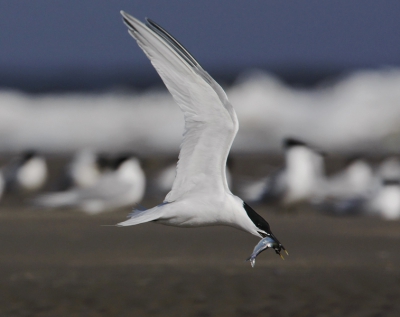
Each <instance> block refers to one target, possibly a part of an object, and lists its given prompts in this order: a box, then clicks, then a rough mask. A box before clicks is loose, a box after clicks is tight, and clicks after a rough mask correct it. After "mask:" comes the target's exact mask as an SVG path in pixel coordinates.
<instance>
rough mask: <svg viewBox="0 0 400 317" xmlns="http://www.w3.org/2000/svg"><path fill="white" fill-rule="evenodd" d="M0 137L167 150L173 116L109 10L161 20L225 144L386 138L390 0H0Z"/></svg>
mask: <svg viewBox="0 0 400 317" xmlns="http://www.w3.org/2000/svg"><path fill="white" fill-rule="evenodd" d="M0 5H1V12H0V18H1V19H0V21H1V22H0V23H1V27H2V30H3V32H1V35H0V41H1V47H2V50H1V52H0V87H1V94H0V100H1V103H0V105H1V109H0V113H1V116H0V120H1V122H0V127H1V134H0V135H1V139H0V141H1V142H0V150H2V151H17V150H23V149H25V148H26V147H35V148H38V149H40V150H43V151H47V152H59V151H66V152H68V151H73V150H76V149H79V148H82V147H84V146H90V147H93V148H95V149H110V148H114V149H126V148H127V147H132V148H134V149H135V150H136V151H140V152H141V153H144V152H150V151H154V152H170V153H171V152H173V153H177V151H178V146H179V144H180V140H181V131H182V126H183V122H182V120H181V119H182V117H181V114H180V112H179V109H177V107H176V106H175V105H174V103H173V101H172V99H171V97H170V95H169V94H168V92H167V91H166V89H165V88H164V86H163V84H162V82H161V80H160V79H159V77H158V75H157V73H156V72H155V70H154V69H153V67H152V65H151V64H150V62H149V61H148V60H147V58H146V57H145V55H144V54H143V52H142V51H141V50H140V49H139V48H138V46H137V44H136V43H135V41H134V40H133V39H132V38H130V36H129V35H128V34H127V30H126V27H125V25H124V24H123V23H122V22H121V16H120V14H119V11H120V10H121V9H123V10H125V11H127V12H129V13H131V14H132V15H134V16H136V17H137V18H139V19H142V20H144V18H145V17H149V18H151V19H153V20H154V21H156V22H157V23H159V24H160V25H162V26H163V27H165V28H166V29H167V30H168V31H169V32H171V33H172V34H173V35H174V36H175V37H176V38H177V39H179V41H180V42H182V43H184V45H185V46H186V48H187V49H188V50H189V51H190V52H191V53H192V54H193V55H194V56H195V57H196V58H197V59H198V60H199V62H200V63H201V64H202V66H203V68H204V69H206V70H207V71H208V72H209V73H210V74H211V75H212V76H213V77H214V78H216V79H217V80H218V81H219V82H220V83H221V85H223V86H224V87H225V88H226V90H227V93H228V96H229V97H230V100H231V101H232V103H233V104H234V106H235V108H236V111H237V113H238V117H239V120H240V123H241V129H240V131H239V134H238V137H237V139H236V140H235V143H234V146H233V152H234V153H238V152H265V151H277V150H279V149H280V144H281V140H282V138H283V137H285V136H288V135H296V136H297V137H301V138H304V139H306V140H308V142H312V143H314V144H316V145H318V146H320V147H323V148H324V149H327V150H335V151H346V152H349V151H350V152H351V151H366V152H369V151H380V152H382V151H383V152H385V151H386V152H387V151H394V152H398V147H399V137H398V131H399V120H400V114H399V111H400V107H399V105H398V102H399V95H400V92H399V90H398V89H397V87H398V83H399V81H400V75H399V69H398V67H399V65H400V46H399V45H396V42H397V40H398V31H397V30H398V29H399V24H400V22H399V19H398V18H397V13H398V12H399V9H400V8H399V7H400V4H398V3H397V2H396V1H383V2H379V3H377V2H376V1H351V2H350V3H349V2H348V1H335V2H330V3H321V2H320V1H307V3H296V2H295V1H289V2H284V3H280V2H274V1H265V2H263V3H260V2H259V1H249V2H247V3H246V4H245V5H244V4H243V3H242V2H241V1H229V2H228V1H218V2H217V3H215V2H213V1H209V2H207V1H205V2H190V3H189V2H183V1H168V2H165V1H150V2H147V1H128V0H127V1H113V2H109V1H74V0H72V1H68V2H61V1H59V2H58V1H55V2H51V3H50V2H48V1H40V0H39V1H35V2H31V1H17V2H12V3H10V2H9V1H2V2H1V3H0Z"/></svg>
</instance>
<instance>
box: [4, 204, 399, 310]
mask: <svg viewBox="0 0 400 317" xmlns="http://www.w3.org/2000/svg"><path fill="white" fill-rule="evenodd" d="M258 211H259V212H260V213H261V214H262V215H263V216H265V217H266V218H267V219H268V221H269V222H270V224H271V226H272V229H273V231H274V233H275V235H276V236H277V237H278V238H279V239H280V240H281V241H282V242H283V243H284V245H285V246H286V248H287V249H288V250H289V252H290V255H289V256H288V257H286V259H285V261H282V260H281V259H280V258H279V257H278V256H277V255H275V254H274V253H273V252H272V251H270V250H268V251H266V252H264V253H262V254H261V255H260V256H259V257H258V258H257V261H256V266H255V268H251V266H250V264H249V262H244V259H245V258H246V257H247V256H248V255H249V254H250V253H251V251H252V249H253V247H254V246H255V244H256V243H257V242H258V240H257V238H256V237H252V236H250V235H248V234H246V233H242V232H240V231H237V230H235V229H231V228H228V227H226V228H225V227H210V228H199V229H179V228H172V227H166V226H162V225H157V224H144V225H140V226H136V227H129V228H118V227H114V226H103V225H108V224H115V223H117V222H119V221H121V220H123V219H125V217H126V214H127V213H128V212H129V210H121V211H117V212H113V213H108V214H103V215H100V216H96V217H93V216H87V215H84V214H82V213H80V212H78V211H56V212H54V211H52V212H44V211H34V210H29V209H27V208H22V207H20V208H16V207H15V208H11V207H8V208H7V209H6V210H4V209H3V210H2V211H1V212H0V234H1V244H0V278H1V283H0V295H1V296H0V315H1V316H399V315H400V301H399V298H400V252H399V251H400V222H386V221H382V220H379V219H374V218H332V217H327V216H324V215H318V214H316V213H315V212H311V211H307V210H302V211H298V212H296V213H292V214H285V215H281V214H277V211H274V210H269V211H268V208H266V207H265V206H261V207H259V208H258Z"/></svg>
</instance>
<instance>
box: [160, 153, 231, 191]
mask: <svg viewBox="0 0 400 317" xmlns="http://www.w3.org/2000/svg"><path fill="white" fill-rule="evenodd" d="M229 162H232V160H229V157H228V161H227V166H226V181H227V183H228V187H229V188H232V187H231V186H232V176H231V173H230V171H229ZM175 176H176V164H171V165H168V166H167V167H166V168H164V169H163V170H162V171H161V172H160V173H159V174H158V175H157V178H156V181H155V187H156V188H157V190H158V191H159V192H160V193H163V194H164V195H165V194H166V193H168V192H169V191H170V190H171V188H172V185H173V184H174V180H175Z"/></svg>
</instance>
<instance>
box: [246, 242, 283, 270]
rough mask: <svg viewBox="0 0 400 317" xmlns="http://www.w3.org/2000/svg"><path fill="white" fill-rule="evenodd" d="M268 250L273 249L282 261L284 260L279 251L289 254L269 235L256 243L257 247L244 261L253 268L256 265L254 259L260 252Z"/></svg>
mask: <svg viewBox="0 0 400 317" xmlns="http://www.w3.org/2000/svg"><path fill="white" fill-rule="evenodd" d="M268 248H272V249H274V250H275V252H276V254H278V255H279V256H280V257H281V258H282V260H284V258H283V256H282V254H281V252H280V251H281V250H284V251H285V252H286V254H287V255H289V253H288V252H287V251H286V249H285V248H284V247H283V245H282V244H281V243H280V242H279V241H278V240H276V239H274V238H273V237H272V236H271V235H269V236H266V237H265V238H262V239H261V240H260V242H258V243H257V245H256V246H255V247H254V250H253V253H252V254H251V255H250V257H249V258H248V259H247V260H246V261H250V264H251V266H252V267H254V265H255V263H256V257H257V256H258V255H259V254H260V253H261V252H263V251H264V250H267V249H268Z"/></svg>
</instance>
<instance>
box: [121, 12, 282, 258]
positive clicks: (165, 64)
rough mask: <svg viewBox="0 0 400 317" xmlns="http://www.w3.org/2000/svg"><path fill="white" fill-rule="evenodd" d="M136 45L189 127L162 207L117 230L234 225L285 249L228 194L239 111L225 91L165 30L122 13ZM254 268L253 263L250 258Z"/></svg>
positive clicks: (141, 212) (259, 219)
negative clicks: (149, 226) (141, 226)
mask: <svg viewBox="0 0 400 317" xmlns="http://www.w3.org/2000/svg"><path fill="white" fill-rule="evenodd" d="M121 14H122V16H123V20H124V22H125V24H126V25H127V27H128V32H129V34H130V35H131V36H132V37H133V38H134V39H135V40H136V41H137V43H138V45H139V46H140V48H141V49H142V50H143V51H144V53H145V54H146V55H147V57H148V58H149V59H150V61H151V63H152V64H153V66H154V67H155V69H156V70H157V72H158V74H159V75H160V76H161V78H162V80H163V81H164V84H165V85H166V86H167V88H168V90H169V92H170V93H171V95H172V96H173V98H174V100H175V102H176V103H177V104H178V106H179V107H180V109H181V111H182V112H183V115H184V119H185V128H184V133H183V142H182V144H181V150H180V153H179V161H178V164H177V170H176V177H175V181H174V183H173V186H172V189H171V191H170V192H169V193H168V194H167V196H166V197H165V199H164V202H163V203H162V204H160V205H158V206H156V207H153V208H151V209H147V210H135V211H134V212H133V213H132V214H130V216H129V217H130V218H129V219H128V220H126V221H124V222H121V223H119V224H118V225H119V226H132V225H137V224H141V223H145V222H149V221H153V222H156V223H160V224H164V225H169V226H177V227H200V226H214V225H225V226H231V227H234V228H237V229H240V230H243V231H246V232H249V233H251V234H253V235H255V236H257V237H261V238H266V237H269V238H270V239H272V240H273V241H275V243H272V242H269V245H271V246H272V247H273V249H274V250H275V252H276V253H277V254H279V255H280V252H281V250H284V251H286V250H285V248H284V247H283V245H282V244H281V243H280V242H279V241H278V239H277V238H276V237H275V236H274V234H273V233H272V231H271V229H270V226H269V224H268V222H267V221H265V220H264V218H262V217H261V216H260V215H259V214H257V213H256V212H255V211H254V210H253V209H252V208H251V207H250V206H249V205H247V204H246V203H245V202H244V201H243V200H242V199H240V198H239V197H237V196H235V195H233V194H232V193H231V191H230V190H229V187H228V183H227V179H226V162H227V157H228V154H229V151H230V148H231V146H232V142H233V140H234V138H235V136H236V133H237V131H238V129H239V123H238V119H237V117H236V113H235V110H234V109H233V107H232V105H231V103H230V102H229V101H228V98H227V96H226V94H225V92H224V90H223V89H222V88H221V87H220V86H219V85H218V84H217V82H216V81H215V80H214V79H213V78H212V77H211V76H210V75H209V74H208V73H207V72H206V71H205V70H204V69H203V68H202V67H201V66H200V64H199V63H198V62H197V61H196V59H195V58H194V57H193V56H192V55H191V54H190V53H189V52H188V51H187V50H186V49H185V48H184V47H183V46H182V45H181V44H180V43H179V42H178V41H177V40H176V39H175V38H174V37H173V36H172V35H170V34H169V33H168V32H167V31H166V30H164V29H163V28H162V27H161V26H159V25H158V24H156V23H155V22H154V21H152V20H150V19H147V23H146V24H143V23H142V22H140V21H139V20H137V19H135V18H134V17H132V16H130V15H129V14H127V13H125V12H123V11H121ZM251 263H252V264H254V258H252V262H251Z"/></svg>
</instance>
